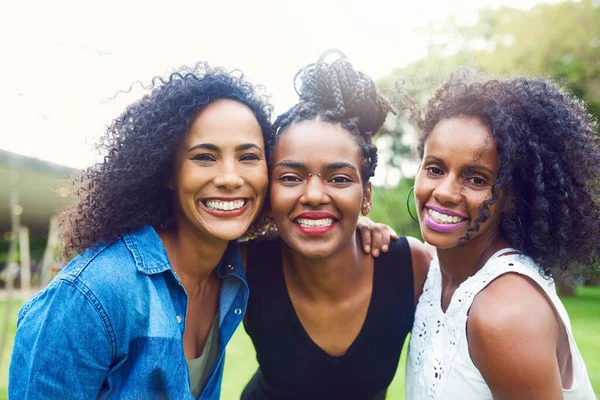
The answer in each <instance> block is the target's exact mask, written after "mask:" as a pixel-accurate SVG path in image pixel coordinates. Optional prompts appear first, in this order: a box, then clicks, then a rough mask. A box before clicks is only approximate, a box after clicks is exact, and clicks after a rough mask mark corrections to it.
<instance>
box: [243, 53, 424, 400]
mask: <svg viewBox="0 0 600 400" xmlns="http://www.w3.org/2000/svg"><path fill="white" fill-rule="evenodd" d="M334 53H336V55H337V56H338V58H337V59H335V60H334V61H333V62H331V63H327V62H326V61H325V58H326V57H327V56H328V55H330V53H329V52H328V53H325V54H324V55H323V56H321V58H320V59H319V61H318V62H317V63H316V64H311V65H308V66H307V67H305V68H303V69H302V70H301V71H300V72H299V74H297V75H296V76H297V77H298V76H299V77H300V80H301V81H302V85H301V87H300V90H299V91H298V93H299V96H300V101H299V102H298V104H296V105H295V106H293V107H292V108H291V109H290V110H288V111H287V112H285V113H284V114H282V115H281V116H280V117H279V118H278V119H277V120H276V122H275V124H274V133H275V134H274V136H273V137H271V140H270V143H269V152H270V154H271V159H270V177H271V187H270V197H269V198H270V208H271V213H272V216H273V219H274V221H275V224H276V225H277V229H278V231H279V234H280V239H278V240H276V241H264V242H261V243H253V244H251V245H250V247H249V249H248V253H247V266H248V267H247V275H248V284H249V287H250V290H251V292H252V295H251V296H250V299H249V303H248V309H247V312H246V317H245V319H244V325H245V328H246V331H247V332H248V334H249V335H250V337H251V339H252V341H253V343H254V347H255V349H256V352H257V359H258V362H259V365H260V368H259V370H258V371H257V372H256V374H255V375H254V377H253V378H252V380H251V381H250V382H249V384H248V385H247V386H246V388H245V390H244V392H243V394H242V399H245V400H254V399H333V398H339V399H383V398H384V397H385V393H386V390H387V387H388V385H389V384H390V382H391V381H392V378H393V377H394V374H395V371H396V367H397V365H398V360H399V357H400V351H401V349H402V345H403V342H404V339H405V337H406V335H407V333H408V332H409V331H410V328H411V326H412V322H413V315H414V307H415V303H416V299H417V298H418V296H419V294H420V292H421V288H422V285H423V282H424V279H425V276H426V271H427V268H428V265H429V261H430V257H429V254H428V253H427V251H426V250H425V249H424V246H423V244H422V243H421V242H419V241H418V240H417V239H414V238H399V239H398V240H396V241H394V242H392V243H391V245H390V247H389V250H388V251H387V253H386V254H382V255H381V256H380V257H379V258H377V259H374V258H373V257H372V256H371V255H370V254H365V253H363V252H362V251H360V246H359V243H360V242H359V239H358V237H357V234H356V226H357V220H358V218H359V214H360V213H361V212H362V214H363V215H366V214H368V212H369V211H370V208H371V184H370V183H369V178H371V177H372V176H373V174H374V171H375V165H376V163H377V150H376V148H375V146H374V145H373V143H372V141H373V135H374V134H375V133H376V132H377V131H378V130H379V128H380V127H381V126H382V124H383V122H384V120H385V117H386V115H387V113H388V112H389V111H390V110H391V108H390V105H389V104H388V102H387V101H386V100H385V99H384V98H383V97H382V96H381V94H379V93H378V91H377V89H376V87H375V84H374V82H373V80H372V79H371V78H369V77H368V76H366V75H365V74H363V73H361V72H358V71H355V70H354V69H353V67H352V65H351V64H350V62H349V61H348V59H347V58H346V57H345V56H344V55H343V54H341V53H339V52H337V51H336V52H334Z"/></svg>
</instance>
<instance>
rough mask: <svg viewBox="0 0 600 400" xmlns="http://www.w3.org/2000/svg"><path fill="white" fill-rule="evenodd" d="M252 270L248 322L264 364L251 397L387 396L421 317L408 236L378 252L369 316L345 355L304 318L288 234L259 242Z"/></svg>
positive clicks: (247, 393)
mask: <svg viewBox="0 0 600 400" xmlns="http://www.w3.org/2000/svg"><path fill="white" fill-rule="evenodd" d="M246 270H247V273H246V275H247V279H248V285H249V287H250V298H249V301H248V308H247V310H246V316H245V319H244V327H245V328H246V332H248V334H249V335H250V338H251V339H252V342H253V343H254V348H255V349H256V357H257V360H258V364H259V370H258V371H257V372H256V374H255V375H254V377H253V378H252V380H251V381H250V382H249V383H248V385H247V386H246V388H245V389H244V392H243V394H242V399H243V400H265V399H270V400H271V399H272V400H278V399H384V398H385V392H386V390H387V387H388V386H389V384H390V383H391V381H392V379H393V377H394V374H395V372H396V367H397V366H398V360H399V358H400V352H401V350H402V345H403V344H404V340H405V339H406V335H407V334H408V332H410V330H411V328H412V324H413V319H414V310H415V304H414V294H413V270H412V260H411V255H410V247H409V245H408V242H407V240H406V238H404V237H402V238H399V239H397V240H395V241H392V243H390V249H389V251H388V252H387V253H382V254H381V255H380V256H379V257H378V258H376V259H375V265H374V271H373V274H374V275H373V289H372V294H371V301H370V303H369V308H368V310H367V315H366V317H365V322H364V324H363V326H362V328H361V330H360V332H359V334H358V335H357V337H356V339H355V340H354V342H353V343H352V344H351V345H350V347H349V348H348V350H347V351H346V353H345V354H344V355H342V356H340V357H334V356H331V355H329V354H327V353H326V352H324V351H323V350H322V349H321V348H320V347H319V346H317V345H316V344H315V343H314V342H313V341H312V339H311V338H310V336H309V335H308V333H307V332H306V331H305V330H304V328H303V326H302V324H301V323H300V320H299V318H298V316H297V315H296V313H295V311H294V308H293V305H292V301H291V299H290V297H289V294H288V291H287V287H286V285H285V280H284V276H283V268H282V261H281V242H279V241H274V242H272V241H271V242H261V243H253V244H252V245H251V246H250V247H249V249H248V258H247V269H246Z"/></svg>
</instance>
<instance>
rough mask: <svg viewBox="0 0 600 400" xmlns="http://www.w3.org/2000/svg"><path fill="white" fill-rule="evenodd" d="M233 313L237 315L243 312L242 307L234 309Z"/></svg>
mask: <svg viewBox="0 0 600 400" xmlns="http://www.w3.org/2000/svg"><path fill="white" fill-rule="evenodd" d="M233 313H234V314H235V315H240V314H241V313H242V309H241V308H236V309H235V310H233Z"/></svg>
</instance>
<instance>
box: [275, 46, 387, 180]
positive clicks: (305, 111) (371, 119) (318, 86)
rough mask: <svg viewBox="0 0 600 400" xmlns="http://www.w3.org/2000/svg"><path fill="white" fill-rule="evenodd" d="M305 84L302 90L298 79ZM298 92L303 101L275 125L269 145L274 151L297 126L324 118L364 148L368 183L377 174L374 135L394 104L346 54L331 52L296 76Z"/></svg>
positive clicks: (362, 153)
mask: <svg viewBox="0 0 600 400" xmlns="http://www.w3.org/2000/svg"><path fill="white" fill-rule="evenodd" d="M330 54H337V55H338V56H339V58H337V59H336V60H334V61H333V62H332V63H330V64H328V63H327V62H325V58H326V57H327V56H329V55H330ZM298 78H299V79H300V81H301V82H302V84H301V87H300V89H298V88H297V86H296V81H297V79H298ZM294 89H295V90H296V93H297V94H298V96H299V97H300V101H299V102H298V103H297V104H296V105H294V106H293V107H292V108H290V109H289V110H287V111H286V112H284V113H283V114H281V115H280V116H279V117H278V118H277V120H276V121H275V123H274V124H273V131H274V134H273V135H272V136H271V142H270V145H269V148H270V151H271V152H272V151H273V149H274V148H275V146H276V144H277V140H278V138H279V137H280V136H281V134H282V133H283V132H284V131H285V129H286V128H287V127H289V126H290V125H292V124H294V123H298V122H302V121H310V120H314V119H317V118H318V119H320V120H322V121H324V122H328V123H332V124H340V126H341V127H342V128H344V129H346V130H347V131H348V132H350V134H351V135H352V137H353V138H354V140H356V143H357V144H358V146H359V147H360V149H361V160H362V171H361V173H362V177H363V179H364V180H365V182H368V180H369V178H371V177H372V176H373V175H374V174H375V167H376V166H377V148H376V147H375V145H374V144H373V136H374V135H375V134H376V133H377V131H378V130H379V129H380V128H381V126H382V125H383V123H384V122H385V118H386V116H387V114H388V112H389V111H391V110H392V107H391V105H390V103H389V102H388V101H387V100H386V99H385V98H384V97H383V96H382V95H381V93H379V91H378V90H377V87H376V86H375V82H373V80H372V79H371V78H370V77H368V76H367V75H365V74H364V73H362V72H359V71H356V70H354V68H353V67H352V64H351V63H350V61H348V59H347V58H346V56H345V55H344V53H342V52H341V51H339V50H335V49H332V50H327V51H326V52H324V53H323V54H322V55H321V57H319V60H318V61H317V62H316V63H315V64H309V65H307V66H305V67H304V68H302V69H301V70H300V71H298V73H296V76H295V77H294Z"/></svg>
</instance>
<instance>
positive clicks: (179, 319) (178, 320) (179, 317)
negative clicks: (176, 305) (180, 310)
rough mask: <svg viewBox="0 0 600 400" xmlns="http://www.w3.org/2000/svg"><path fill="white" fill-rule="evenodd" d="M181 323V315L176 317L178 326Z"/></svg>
mask: <svg viewBox="0 0 600 400" xmlns="http://www.w3.org/2000/svg"><path fill="white" fill-rule="evenodd" d="M181 321H183V319H182V318H181V315H178V316H177V323H178V324H180V323H181Z"/></svg>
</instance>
